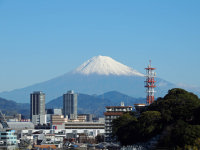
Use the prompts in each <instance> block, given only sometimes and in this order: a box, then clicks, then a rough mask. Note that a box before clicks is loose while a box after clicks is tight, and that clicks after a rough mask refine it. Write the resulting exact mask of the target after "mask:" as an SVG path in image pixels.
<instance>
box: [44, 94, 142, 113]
mask: <svg viewBox="0 0 200 150" xmlns="http://www.w3.org/2000/svg"><path fill="white" fill-rule="evenodd" d="M122 101H123V102H124V103H125V105H129V106H133V104H135V103H143V102H145V99H144V98H140V99H138V98H133V97H130V96H128V95H125V94H122V93H120V92H117V91H111V92H107V93H104V94H102V95H99V96H98V95H87V94H79V95H78V113H92V114H96V115H98V116H103V113H104V112H105V106H119V105H120V103H121V102H122ZM62 103H63V97H62V96H60V97H58V98H56V99H53V100H52V101H50V102H48V103H47V104H46V107H47V108H62V107H63V105H62Z"/></svg>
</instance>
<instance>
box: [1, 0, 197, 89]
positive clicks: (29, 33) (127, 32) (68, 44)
mask: <svg viewBox="0 0 200 150" xmlns="http://www.w3.org/2000/svg"><path fill="white" fill-rule="evenodd" d="M199 6H200V1H199V0H193V1H188V0H187V1H186V0H176V1H174V0H165V1H161V0H151V1H149V0H141V1H134V0H126V1H122V0H109V1H108V0H101V1H94V0H84V1H83V0H74V1H67V0H60V1H55V0H42V1H40V0H34V1H27V0H17V1H16V0H9V1H6V0H0V69H1V73H0V91H5V90H12V89H16V88H22V87H25V86H28V85H31V84H35V83H39V82H41V81H46V80H49V79H51V78H54V77H56V76H59V75H62V74H64V73H67V72H69V71H71V70H73V69H75V68H76V67H78V66H79V65H80V64H82V63H83V62H84V61H86V60H87V59H89V58H91V57H93V56H97V55H105V56H110V57H112V58H113V59H116V60H117V61H119V62H122V63H123V64H125V65H128V66H130V67H133V68H134V69H136V70H138V71H140V72H142V73H144V72H145V70H144V68H145V67H146V66H147V64H148V60H149V59H151V60H152V64H153V65H154V66H155V67H156V68H157V75H158V76H159V77H161V78H163V79H165V80H168V81H170V82H173V83H177V84H186V85H189V86H200V78H199V74H200V69H199V66H200V63H199V57H200V17H199V16H200V9H199Z"/></svg>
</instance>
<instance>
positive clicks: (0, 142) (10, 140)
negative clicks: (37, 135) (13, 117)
mask: <svg viewBox="0 0 200 150" xmlns="http://www.w3.org/2000/svg"><path fill="white" fill-rule="evenodd" d="M16 148H17V136H16V135H15V130H11V129H1V130H0V149H9V150H15V149H16Z"/></svg>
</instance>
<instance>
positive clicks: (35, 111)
mask: <svg viewBox="0 0 200 150" xmlns="http://www.w3.org/2000/svg"><path fill="white" fill-rule="evenodd" d="M30 119H31V121H32V122H33V124H35V125H37V124H46V114H45V94H44V93H43V92H41V91H37V92H33V93H31V95H30Z"/></svg>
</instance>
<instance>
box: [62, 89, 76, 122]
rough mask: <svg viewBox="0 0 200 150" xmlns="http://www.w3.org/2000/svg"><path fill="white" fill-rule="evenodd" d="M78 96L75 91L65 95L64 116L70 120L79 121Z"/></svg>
mask: <svg viewBox="0 0 200 150" xmlns="http://www.w3.org/2000/svg"><path fill="white" fill-rule="evenodd" d="M77 99H78V96H77V94H75V93H74V92H73V91H68V92H67V93H66V94H63V115H64V117H66V116H67V117H68V118H69V119H77Z"/></svg>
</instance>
